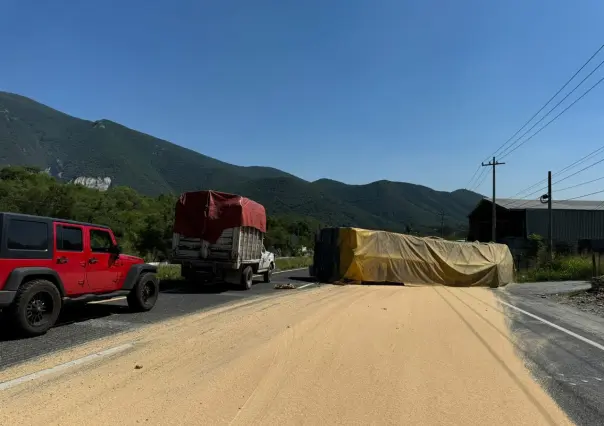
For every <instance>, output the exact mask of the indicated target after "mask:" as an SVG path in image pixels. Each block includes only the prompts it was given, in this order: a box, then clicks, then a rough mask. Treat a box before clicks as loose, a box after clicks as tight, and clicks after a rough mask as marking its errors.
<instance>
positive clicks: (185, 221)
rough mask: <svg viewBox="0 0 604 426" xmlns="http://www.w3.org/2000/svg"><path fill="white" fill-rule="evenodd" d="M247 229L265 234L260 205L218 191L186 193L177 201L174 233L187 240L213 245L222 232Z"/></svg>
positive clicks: (263, 217)
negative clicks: (250, 228) (241, 227)
mask: <svg viewBox="0 0 604 426" xmlns="http://www.w3.org/2000/svg"><path fill="white" fill-rule="evenodd" d="M237 226H250V227H253V228H256V229H258V230H260V231H261V232H266V210H265V209H264V206H263V205H262V204H259V203H257V202H255V201H252V200H250V199H249V198H245V197H242V196H241V195H235V194H227V193H225V192H217V191H195V192H185V193H184V194H182V195H181V196H180V198H179V199H178V201H177V202H176V211H175V218H174V232H175V233H178V234H181V235H183V236H185V237H189V238H201V239H203V240H206V241H208V242H209V243H210V244H214V243H216V241H218V238H220V235H221V234H222V231H224V230H225V229H227V228H234V227H237Z"/></svg>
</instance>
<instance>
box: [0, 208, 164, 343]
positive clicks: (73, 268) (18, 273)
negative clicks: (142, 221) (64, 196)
mask: <svg viewBox="0 0 604 426" xmlns="http://www.w3.org/2000/svg"><path fill="white" fill-rule="evenodd" d="M156 272H157V268H156V267H155V266H152V265H148V264H145V263H144V262H143V260H142V259H140V258H138V257H134V256H128V255H123V254H120V249H119V246H118V245H117V243H116V240H115V237H114V235H113V232H111V229H109V228H107V227H105V226H99V225H91V224H88V223H80V222H72V221H68V220H61V219H52V218H47V217H39V216H29V215H22V214H15V213H0V310H2V311H3V313H4V314H8V315H7V319H8V320H9V321H11V322H12V323H13V324H14V326H15V327H16V328H17V329H18V331H19V332H20V333H21V334H26V335H30V336H34V335H39V334H44V333H45V332H46V331H47V330H48V329H49V328H51V327H52V326H53V325H54V323H55V322H56V320H57V318H58V317H59V313H60V311H61V306H62V305H63V302H66V301H82V302H89V301H91V300H98V299H107V298H111V297H116V296H127V299H128V305H129V306H130V308H131V309H133V310H136V311H148V310H150V309H151V308H153V306H154V305H155V302H156V301H157V297H158V294H159V281H158V279H157V277H156V274H155V273H156Z"/></svg>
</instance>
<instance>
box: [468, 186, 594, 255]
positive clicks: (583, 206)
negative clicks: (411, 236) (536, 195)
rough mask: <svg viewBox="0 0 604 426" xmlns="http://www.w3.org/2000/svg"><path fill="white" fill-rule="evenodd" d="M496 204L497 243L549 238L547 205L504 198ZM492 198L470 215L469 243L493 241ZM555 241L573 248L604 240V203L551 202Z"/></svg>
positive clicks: (487, 199) (483, 200)
mask: <svg viewBox="0 0 604 426" xmlns="http://www.w3.org/2000/svg"><path fill="white" fill-rule="evenodd" d="M496 205H497V242H501V243H507V244H509V243H510V241H513V240H526V239H527V238H528V236H529V235H531V234H539V235H541V236H543V237H544V238H545V237H547V230H548V211H547V203H546V204H543V203H541V202H540V201H539V200H515V199H511V198H502V199H497V200H496ZM492 206H493V203H492V201H491V199H489V198H484V199H482V200H481V201H480V202H479V203H478V205H477V206H476V208H475V209H474V210H473V211H472V213H470V215H469V216H468V218H469V233H468V240H470V241H482V242H488V241H490V240H491V211H492ZM552 219H553V220H552V222H553V225H552V228H553V230H552V233H553V235H552V239H553V240H554V242H555V243H566V244H570V245H572V246H575V247H576V245H577V244H578V241H579V240H583V239H604V202H602V201H582V200H570V201H564V200H562V201H556V200H552Z"/></svg>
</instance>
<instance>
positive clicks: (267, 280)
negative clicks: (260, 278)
mask: <svg viewBox="0 0 604 426" xmlns="http://www.w3.org/2000/svg"><path fill="white" fill-rule="evenodd" d="M274 270H275V264H274V263H273V262H271V264H270V265H269V267H268V271H266V272H265V273H264V282H265V283H270V282H271V277H272V276H273V271H274Z"/></svg>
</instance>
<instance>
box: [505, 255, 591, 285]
mask: <svg viewBox="0 0 604 426" xmlns="http://www.w3.org/2000/svg"><path fill="white" fill-rule="evenodd" d="M592 274H593V272H592V261H591V257H588V256H567V257H560V258H557V259H554V261H553V262H552V263H551V266H550V265H542V266H539V267H536V268H533V269H529V270H528V271H522V272H519V273H517V276H516V281H517V282H519V283H525V282H536V281H567V280H590V279H591V278H592Z"/></svg>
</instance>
